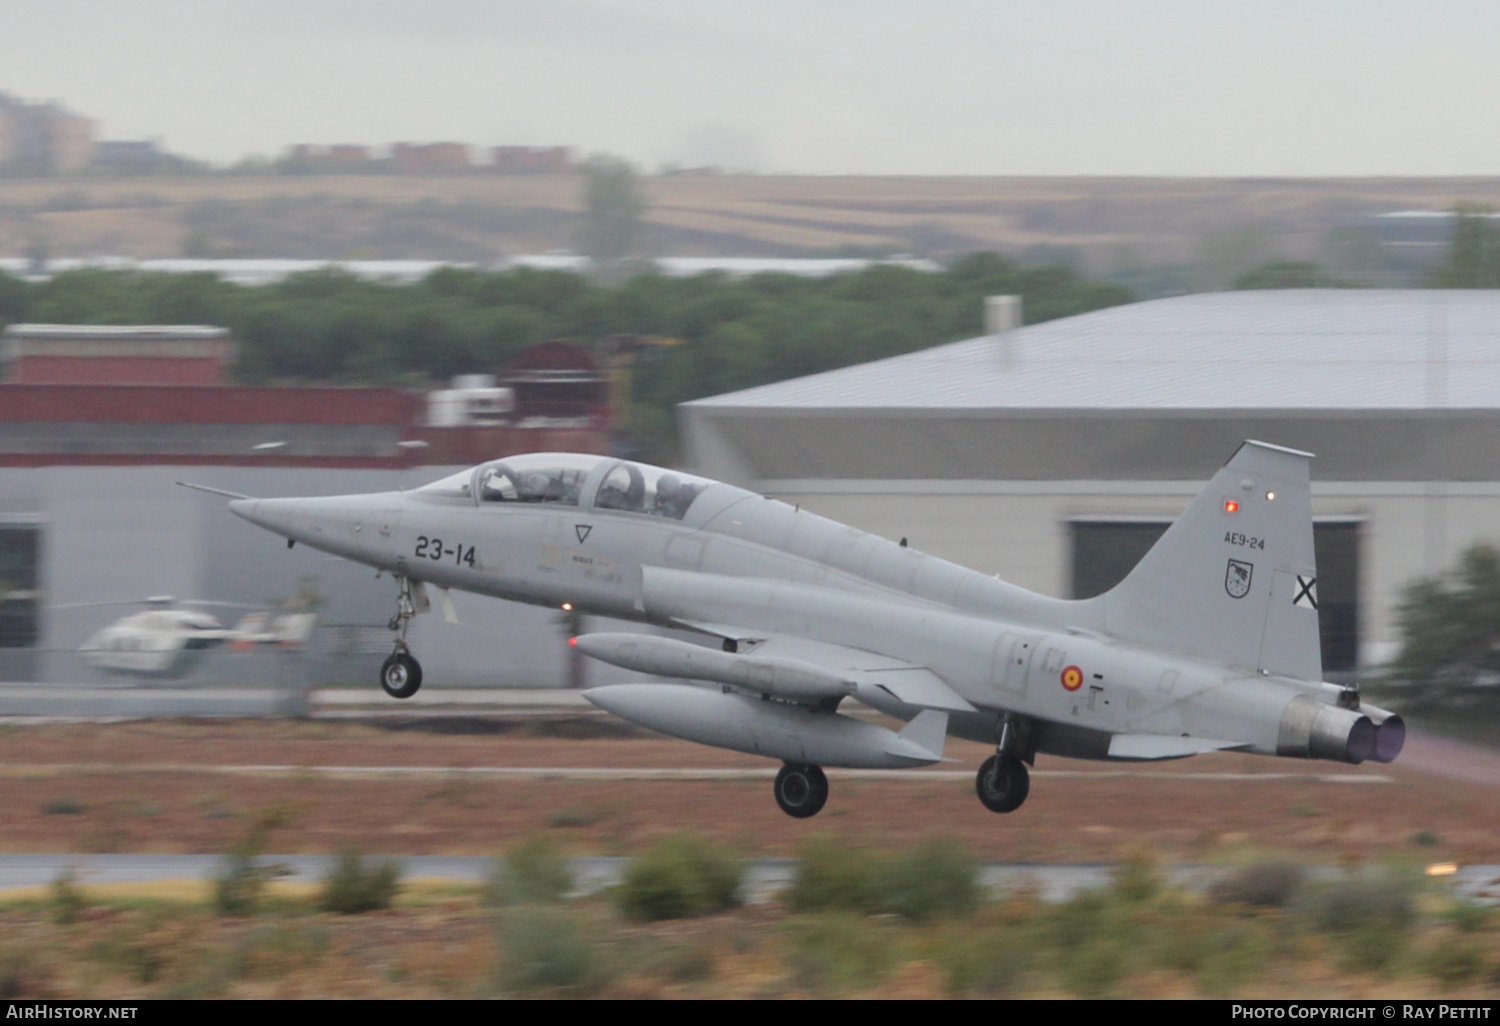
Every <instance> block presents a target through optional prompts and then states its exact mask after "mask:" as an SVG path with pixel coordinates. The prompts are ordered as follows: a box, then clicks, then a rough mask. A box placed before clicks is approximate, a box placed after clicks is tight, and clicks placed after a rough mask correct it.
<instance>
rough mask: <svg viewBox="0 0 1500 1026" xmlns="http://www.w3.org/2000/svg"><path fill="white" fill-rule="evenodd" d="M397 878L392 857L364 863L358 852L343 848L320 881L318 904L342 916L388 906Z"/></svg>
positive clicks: (397, 867) (395, 887) (398, 874)
mask: <svg viewBox="0 0 1500 1026" xmlns="http://www.w3.org/2000/svg"><path fill="white" fill-rule="evenodd" d="M400 881H401V864H400V863H399V862H397V861H395V860H394V859H383V860H381V861H379V862H369V863H367V862H366V860H365V859H364V857H363V856H361V855H360V854H359V853H358V852H356V851H353V850H352V849H345V850H344V851H343V852H342V853H340V855H339V857H338V860H337V861H336V862H335V863H334V866H333V869H332V871H330V872H329V874H328V876H327V877H325V878H324V880H323V893H322V895H321V896H320V897H319V899H318V907H319V908H321V909H322V910H323V911H324V912H338V913H341V914H344V915H351V914H354V913H358V912H375V911H378V910H380V909H384V908H390V907H391V902H392V901H393V900H395V897H396V891H397V890H398V889H399V887H400Z"/></svg>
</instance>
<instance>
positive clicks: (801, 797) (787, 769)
mask: <svg viewBox="0 0 1500 1026" xmlns="http://www.w3.org/2000/svg"><path fill="white" fill-rule="evenodd" d="M826 801H828V778H827V777H826V776H824V775H823V770H822V769H821V768H820V767H818V766H810V765H806V764H801V763H794V762H789V763H787V764H786V765H784V766H782V767H781V772H780V773H778V774H776V804H777V805H780V806H781V811H782V812H784V813H786V814H787V815H788V816H792V817H794V818H796V819H806V818H807V817H809V816H816V815H817V814H818V811H819V810H820V809H822V808H823V803H824V802H826Z"/></svg>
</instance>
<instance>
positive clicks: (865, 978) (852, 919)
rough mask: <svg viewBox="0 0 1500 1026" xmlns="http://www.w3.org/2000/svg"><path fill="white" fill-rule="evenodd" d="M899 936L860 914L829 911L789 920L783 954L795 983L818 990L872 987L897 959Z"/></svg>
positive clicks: (832, 991) (825, 992)
mask: <svg viewBox="0 0 1500 1026" xmlns="http://www.w3.org/2000/svg"><path fill="white" fill-rule="evenodd" d="M897 955H898V952H897V937H896V936H895V934H894V933H893V931H892V930H891V929H890V928H889V927H888V926H885V925H884V924H882V923H879V922H871V921H870V920H869V919H867V918H866V917H864V916H862V915H856V914H851V913H848V912H829V913H823V914H821V915H814V916H808V917H806V918H803V919H798V920H794V921H792V922H791V923H790V924H789V925H788V931H787V940H786V951H785V957H786V958H787V961H788V963H789V965H790V967H791V970H792V976H793V978H794V979H795V980H796V982H797V985H798V986H799V987H802V988H804V989H806V990H808V991H811V992H812V993H814V994H818V995H830V994H841V993H845V992H847V991H851V990H860V989H864V988H868V987H873V986H876V985H877V984H879V983H880V982H881V981H883V980H884V979H885V978H886V977H887V976H889V975H890V973H891V970H892V969H893V968H894V967H895V966H896V963H897Z"/></svg>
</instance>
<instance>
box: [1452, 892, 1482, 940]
mask: <svg viewBox="0 0 1500 1026" xmlns="http://www.w3.org/2000/svg"><path fill="white" fill-rule="evenodd" d="M1493 914H1494V909H1491V908H1487V907H1485V906H1484V905H1476V904H1475V903H1474V902H1472V901H1465V900H1463V899H1462V898H1460V899H1457V900H1455V901H1454V902H1453V907H1452V908H1450V909H1449V910H1448V915H1447V917H1446V918H1447V920H1448V922H1450V923H1452V924H1453V925H1454V926H1456V927H1458V929H1459V930H1461V931H1463V932H1464V933H1478V932H1479V931H1480V930H1484V929H1487V928H1488V927H1489V925H1490V919H1491V917H1492V916H1493Z"/></svg>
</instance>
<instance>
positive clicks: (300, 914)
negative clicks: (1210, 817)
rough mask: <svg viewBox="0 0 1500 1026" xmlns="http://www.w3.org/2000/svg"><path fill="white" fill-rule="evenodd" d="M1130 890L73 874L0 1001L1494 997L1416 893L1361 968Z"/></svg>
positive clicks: (1330, 945) (15, 960)
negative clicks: (221, 896)
mask: <svg viewBox="0 0 1500 1026" xmlns="http://www.w3.org/2000/svg"><path fill="white" fill-rule="evenodd" d="M1143 872H1147V873H1149V866H1148V867H1147V868H1146V869H1145V870H1143ZM1137 884H1138V881H1137V880H1135V879H1134V878H1131V879H1129V880H1126V881H1125V882H1123V883H1121V884H1119V885H1117V886H1116V887H1114V888H1113V889H1110V890H1107V891H1102V892H1096V893H1093V894H1090V895H1084V896H1081V897H1079V898H1077V899H1075V900H1074V901H1073V902H1071V903H1069V904H1067V905H1062V906H1049V905H1045V904H1043V903H1040V902H1038V901H1037V900H1036V899H1035V898H1034V897H1032V896H1029V895H1026V894H1021V895H1018V896H1015V897H1012V898H1010V899H1007V900H1004V901H999V902H993V903H987V904H983V905H981V906H979V907H977V908H975V909H974V910H973V911H972V912H971V913H969V914H967V915H964V914H960V915H958V916H956V917H953V916H950V917H949V918H945V919H940V920H938V921H935V922H932V923H926V924H920V925H919V924H913V923H910V922H908V921H906V920H904V919H901V918H899V917H876V918H870V917H866V916H861V915H857V914H851V913H822V914H816V915H805V914H804V915H792V914H790V913H788V912H786V911H785V910H784V909H782V908H781V907H779V906H777V905H774V904H772V905H761V906H751V907H747V908H741V909H735V910H732V911H728V912H723V913H719V914H715V915H709V916H704V917H701V918H696V919H686V920H672V921H668V922H661V923H638V922H632V921H629V920H626V919H624V918H622V917H621V916H620V915H619V914H617V913H616V912H615V911H614V910H613V908H612V907H611V905H610V903H609V902H608V901H607V900H606V899H603V898H600V899H590V900H577V901H573V902H570V903H568V904H567V905H554V906H549V907H546V908H542V907H537V906H514V905H511V906H505V907H502V908H489V907H485V906H484V905H483V904H482V902H481V898H480V895H479V893H478V891H477V889H476V888H462V889H455V888H454V887H453V886H452V885H436V886H426V887H422V886H416V885H412V884H407V885H405V886H404V887H403V891H402V897H401V900H400V902H399V903H398V904H397V906H396V907H394V908H392V909H390V910H387V911H382V912H373V913H366V914H363V915H357V916H339V915H331V914H326V913H319V912H316V911H314V908H315V900H314V899H313V897H312V896H310V895H308V894H306V893H304V892H302V891H299V890H296V889H287V888H285V887H284V885H278V888H279V890H278V897H277V900H275V901H273V902H268V903H267V905H266V909H267V910H266V911H264V912H263V913H262V914H260V915H257V916H253V917H216V916H214V915H212V914H211V913H210V912H209V911H208V906H207V905H206V903H205V901H204V899H203V896H202V895H201V893H197V892H195V891H193V890H191V889H187V890H184V889H181V888H173V887H165V888H164V887H162V886H161V885H155V886H153V887H151V888H141V887H134V886H132V887H128V888H117V887H107V888H106V887H86V888H84V903H83V907H82V910H81V912H80V913H79V915H78V916H77V917H76V918H75V919H73V920H72V921H70V922H68V923H66V924H64V923H60V922H58V921H57V920H56V919H55V918H54V917H53V916H51V915H50V914H49V913H48V910H47V907H46V902H45V898H44V897H43V896H42V895H38V894H31V895H26V896H21V895H18V894H16V893H14V892H12V893H10V894H7V895H6V899H5V901H4V902H0V937H3V938H4V940H3V941H0V999H15V998H20V999H30V998H71V999H91V998H114V999H120V1000H133V999H151V998H164V997H200V998H204V997H212V998H235V997H273V998H274V997H280V998H338V997H362V998H372V997H373V998H444V997H452V998H473V997H492V996H600V997H615V998H664V997H699V998H746V997H751V998H767V997H869V998H882V997H885V998H891V997H905V998H934V997H945V996H958V997H985V996H1007V997H1070V996H1118V997H1138V998H1162V997H1241V998H1289V997H1296V998H1313V997H1324V998H1354V997H1363V998H1381V997H1387V998H1388V997H1400V998H1445V999H1474V1000H1493V999H1494V998H1495V997H1496V996H1497V995H1500V933H1497V932H1496V930H1495V929H1494V928H1493V926H1492V925H1491V923H1492V920H1493V917H1491V919H1489V920H1485V921H1483V922H1479V921H1474V922H1470V921H1468V920H1464V919H1458V918H1455V917H1453V916H1452V915H1450V914H1449V913H1448V911H1447V905H1446V904H1445V902H1446V899H1443V898H1442V897H1441V896H1440V895H1439V894H1437V893H1436V892H1430V893H1427V894H1426V895H1425V897H1422V898H1421V900H1420V901H1419V902H1418V903H1417V906H1416V912H1415V913H1414V915H1415V916H1416V919H1415V921H1414V922H1412V923H1409V924H1396V925H1395V926H1393V927H1391V929H1396V930H1398V933H1397V934H1392V937H1393V938H1394V939H1395V940H1397V941H1399V943H1397V944H1394V945H1393V946H1392V947H1391V953H1389V954H1388V955H1384V956H1383V957H1382V958H1381V959H1380V960H1379V964H1378V965H1375V964H1368V963H1364V962H1361V961H1360V960H1359V958H1358V957H1357V956H1359V955H1360V953H1361V950H1362V948H1361V946H1360V945H1359V944H1358V943H1357V940H1358V938H1357V937H1353V936H1351V935H1349V934H1348V933H1346V932H1341V928H1340V927H1339V926H1338V924H1336V923H1335V924H1332V925H1327V924H1324V925H1318V923H1317V922H1316V915H1315V914H1314V913H1311V912H1299V911H1296V910H1294V909H1287V910H1282V909H1251V908H1248V907H1246V906H1239V905H1215V904H1213V903H1211V902H1208V901H1206V900H1205V899H1203V898H1200V897H1197V896H1194V895H1191V894H1186V893H1183V892H1177V891H1172V890H1169V889H1165V888H1159V887H1154V886H1153V887H1141V886H1138V885H1137ZM1366 947H1367V946H1366Z"/></svg>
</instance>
